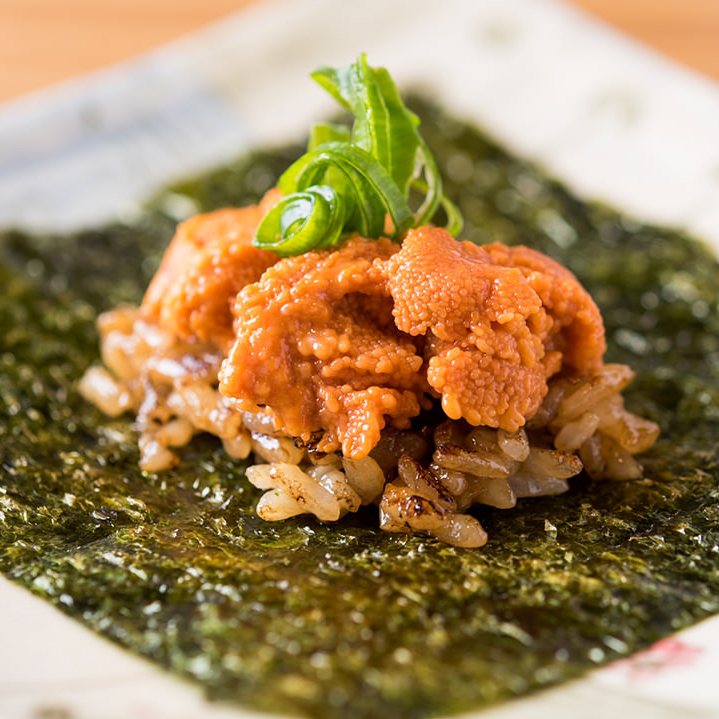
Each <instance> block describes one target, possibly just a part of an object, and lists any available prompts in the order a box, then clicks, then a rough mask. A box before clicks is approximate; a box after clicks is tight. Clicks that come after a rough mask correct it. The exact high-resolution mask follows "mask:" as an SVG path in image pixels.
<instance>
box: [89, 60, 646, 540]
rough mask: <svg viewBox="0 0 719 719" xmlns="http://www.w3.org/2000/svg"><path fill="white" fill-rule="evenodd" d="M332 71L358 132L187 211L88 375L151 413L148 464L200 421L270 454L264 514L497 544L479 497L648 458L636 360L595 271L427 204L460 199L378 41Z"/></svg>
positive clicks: (262, 469)
mask: <svg viewBox="0 0 719 719" xmlns="http://www.w3.org/2000/svg"><path fill="white" fill-rule="evenodd" d="M320 78H321V79H322V81H323V84H325V85H327V86H328V88H329V89H330V91H331V92H333V94H335V96H336V97H337V98H338V99H339V100H340V101H341V102H342V104H345V105H346V106H347V107H348V108H350V109H352V110H353V111H354V112H355V115H356V121H355V127H354V129H353V131H352V133H349V132H343V131H340V130H337V129H333V130H331V131H328V130H325V131H324V132H322V133H320V135H323V136H324V137H325V138H326V137H327V135H328V134H329V138H330V139H329V142H323V143H319V144H316V140H315V141H314V144H315V146H314V149H312V148H311V150H310V152H309V153H308V154H307V155H306V156H305V157H304V158H303V159H301V160H300V161H298V162H297V163H295V164H294V165H293V166H291V168H290V169H289V170H288V171H287V172H286V173H285V174H284V175H283V176H282V178H280V182H279V185H278V188H277V189H274V190H272V191H270V192H268V193H267V195H266V196H265V198H264V200H263V201H262V202H261V203H260V204H259V205H257V206H251V207H246V208H244V209H241V210H231V209H225V210H219V211H216V212H214V213H211V214H207V215H201V216H198V217H194V218H192V219H190V220H188V221H186V222H184V223H183V224H182V225H180V227H179V229H178V231H177V234H176V235H175V238H174V240H173V241H172V243H171V245H170V247H169V249H168V250H167V253H166V255H165V258H164V260H163V262H162V264H161V266H160V269H159V271H158V273H157V275H156V276H155V278H154V280H153V281H152V283H151V284H150V287H149V289H148V291H147V293H146V295H145V298H144V301H143V303H142V306H141V307H140V309H139V312H136V311H134V310H132V309H129V308H122V309H119V310H116V311H114V312H110V313H107V314H106V315H104V316H103V317H102V318H101V320H100V329H101V333H102V355H103V360H104V362H105V365H106V367H107V369H102V368H93V369H91V370H90V371H89V372H88V373H87V374H86V376H85V378H84V379H83V382H82V390H83V393H84V394H85V396H86V397H88V398H89V399H91V400H93V401H94V402H95V403H96V404H97V405H98V406H100V407H101V408H103V409H104V410H105V411H106V412H108V413H110V414H118V413H121V412H124V411H126V410H130V409H131V410H133V411H135V412H136V413H137V415H138V427H139V429H140V432H141V434H140V447H141V460H140V464H141V466H142V467H143V468H144V469H147V470H151V471H159V470H162V469H166V468H167V467H169V466H172V465H173V464H174V463H175V461H176V456H175V454H174V453H173V451H172V450H171V449H170V448H171V447H178V446H182V445H184V444H187V443H188V442H189V441H190V439H191V438H192V436H193V435H194V434H195V433H196V432H198V431H206V432H210V433H212V434H214V435H216V436H218V437H220V438H221V439H222V441H223V444H224V446H225V449H226V450H227V452H228V453H229V454H230V455H231V456H233V457H236V458H238V459H245V458H247V457H248V456H249V455H250V453H253V454H254V456H255V458H256V460H257V461H258V462H259V461H263V460H264V462H266V463H267V464H257V465H255V466H253V467H250V468H249V469H248V471H247V477H248V479H249V480H250V482H252V483H253V484H254V485H255V486H257V487H259V488H261V489H265V490H269V491H268V492H267V493H266V494H265V495H264V496H263V497H262V499H261V500H260V502H259V504H258V506H257V512H258V514H259V515H260V516H261V517H263V518H265V519H272V520H278V519H285V518H287V517H291V516H294V515H297V514H302V513H306V512H309V513H312V514H314V515H316V516H317V517H318V518H320V519H321V520H325V521H333V520H337V519H339V518H340V517H342V516H343V515H344V514H346V513H348V512H356V511H358V509H359V508H360V507H361V506H362V505H366V504H371V503H376V504H378V505H379V512H380V526H381V527H382V528H383V529H386V530H388V531H395V532H397V531H399V532H426V533H429V534H431V535H433V536H435V537H437V538H440V539H442V540H444V541H446V542H448V543H451V544H456V545H459V546H466V547H472V546H481V545H483V544H484V543H485V542H486V540H487V535H486V533H485V531H484V529H483V528H482V526H481V525H480V523H479V521H478V520H477V519H476V518H475V517H473V516H472V515H470V514H468V513H467V510H468V509H469V508H470V507H471V506H472V505H473V504H486V505H490V506H495V507H505V508H506V507H512V506H514V505H515V504H516V501H517V498H519V497H526V496H540V495H552V494H558V493H561V492H564V491H566V490H567V489H568V484H567V480H568V479H569V478H570V477H572V476H575V475H577V474H579V473H580V472H581V471H582V469H583V468H586V469H587V472H588V473H589V474H590V475H591V476H592V477H594V478H597V479H600V478H611V479H629V478H636V477H639V476H640V475H641V468H640V466H639V465H638V464H637V462H636V461H635V460H634V459H633V455H635V454H637V453H639V452H642V451H644V450H646V449H647V448H648V447H650V446H651V445H652V444H653V442H654V441H655V439H656V437H657V435H658V432H659V428H658V426H657V425H656V424H654V423H653V422H649V421H647V420H643V419H641V418H640V417H637V416H636V415H634V414H632V413H630V412H628V411H626V410H625V408H624V403H623V400H622V397H621V394H620V393H621V391H622V389H624V387H625V386H626V385H627V384H628V383H629V381H631V379H632V377H633V374H632V372H631V370H630V369H629V368H628V367H626V366H623V365H605V364H604V363H603V356H604V352H605V349H606V344H605V337H604V327H603V323H602V319H601V316H600V313H599V310H598V309H597V307H596V305H595V304H594V302H593V301H592V299H591V298H590V296H589V294H588V293H587V292H586V290H584V289H583V288H582V286H581V285H580V284H579V282H578V281H577V280H576V278H575V277H574V276H573V275H572V274H571V273H570V272H569V271H568V270H566V269H564V268H563V267H561V266H560V265H559V264H557V263H556V262H555V261H553V260H551V259H550V258H549V257H547V256H545V255H542V254H541V253H539V252H536V251H534V250H531V249H529V248H527V247H522V246H519V247H507V246H505V245H502V244H499V243H494V244H489V245H484V246H477V245H474V244H472V243H470V242H460V241H458V240H456V239H455V238H454V237H453V236H452V235H451V234H450V233H449V232H448V231H447V230H444V229H440V228H437V227H434V226H432V225H428V224H425V223H426V221H427V220H428V219H430V218H431V216H432V215H433V214H434V212H435V211H436V210H437V208H438V207H439V206H440V205H443V206H444V207H445V209H446V210H447V213H448V215H450V216H454V213H453V212H452V211H451V210H450V209H447V208H451V207H452V206H451V203H449V201H447V200H446V199H445V198H444V196H443V194H442V189H441V188H442V185H441V181H440V180H439V177H438V174H437V173H436V172H435V171H434V170H436V167H435V165H434V161H433V160H432V159H431V155H430V154H429V152H428V150H427V148H426V146H425V145H424V142H423V141H422V140H421V138H420V136H419V134H418V133H417V130H416V126H417V124H418V123H417V122H416V121H415V119H414V116H413V115H411V114H410V113H409V112H408V111H407V110H406V109H405V108H404V106H403V105H402V103H401V101H400V100H399V96H398V94H397V93H396V88H394V85H393V84H392V82H391V80H390V79H389V76H388V75H387V74H386V72H385V71H383V70H373V69H372V68H369V66H368V65H367V63H366V60H365V59H364V58H363V57H361V58H360V59H359V60H358V61H357V63H355V64H354V65H351V66H349V67H348V68H344V69H341V70H339V71H331V70H325V71H322V72H321V73H320ZM368 88H370V89H371V90H372V91H373V92H374V93H375V94H372V92H367V95H366V96H364V95H362V93H363V92H365V91H367V90H368ZM377 95H378V96H379V97H380V98H381V100H382V102H380V101H379V100H378V98H377ZM358 98H361V99H358ZM373 98H374V99H373ZM369 106H372V107H371V109H372V110H373V111H372V112H369V110H368V107H369ZM378 107H381V108H382V109H384V110H385V111H386V112H385V116H384V124H383V125H381V126H378V127H373V126H372V123H370V122H369V119H368V118H374V121H375V122H376V119H377V115H378V114H379V113H378V112H377V108H378ZM363 112H365V113H366V115H363V114H362V113H363ZM380 130H384V133H383V132H380ZM338 137H340V138H342V139H340V140H338V139H337V138H338ZM408 137H409V138H410V140H411V142H410V149H409V150H408V149H407V147H406V146H405V145H406V144H407V138H408ZM378 138H379V139H378ZM311 144H312V143H311ZM398 158H399V159H398ZM420 160H421V162H420ZM423 164H424V165H426V166H428V167H429V168H430V171H429V172H428V174H429V175H430V176H431V182H429V183H428V185H427V188H428V194H427V198H426V199H425V202H424V203H423V204H422V206H421V208H420V210H418V211H417V212H416V213H412V211H411V209H410V207H409V204H408V197H409V194H410V189H411V188H412V187H413V183H414V184H416V183H417V182H418V181H419V178H418V177H417V175H418V172H417V167H418V166H420V167H421V166H422V165H423ZM308 168H311V169H308ZM315 183H319V184H315ZM328 183H334V184H328ZM420 186H421V187H425V185H424V184H423V181H421V182H420ZM358 188H359V189H358ZM365 190H366V192H365ZM287 192H291V194H289V195H288V194H286V193H287ZM308 193H309V195H308ZM427 207H431V212H429V211H428V210H427ZM328 212H329V213H330V214H329V215H328V214H327V213H328ZM318 215H319V217H318ZM412 223H414V224H415V225H416V226H415V227H412ZM451 224H453V225H454V229H455V230H456V223H451ZM358 230H364V231H365V232H367V231H373V232H374V233H375V234H373V235H369V236H367V235H364V236H363V235H362V234H360V233H359V232H358ZM325 231H326V232H327V233H329V234H323V233H325ZM385 234H386V235H389V236H394V237H395V239H396V240H397V241H396V242H392V241H391V240H390V239H388V238H387V237H385V236H384V235H385ZM267 247H271V248H272V250H273V251H270V250H268V249H266V248H267ZM313 247H314V248H315V249H313V250H311V249H310V248H313ZM276 253H279V255H281V256H282V259H281V258H280V256H279V255H278V254H276ZM438 404H439V405H440V406H441V410H442V411H441V412H439V410H438V407H437V406H436V405H438ZM383 440H386V441H385V442H384V446H383ZM390 447H391V449H390Z"/></svg>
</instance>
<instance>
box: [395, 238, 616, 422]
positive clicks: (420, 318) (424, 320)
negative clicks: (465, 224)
mask: <svg viewBox="0 0 719 719" xmlns="http://www.w3.org/2000/svg"><path fill="white" fill-rule="evenodd" d="M386 276H387V281H388V286H389V290H390V293H391V294H392V298H393V300H394V317H395V322H396V324H397V327H398V328H399V329H400V330H402V331H403V332H407V333H409V334H411V335H425V336H426V339H427V344H426V349H425V359H426V360H427V362H428V364H427V379H428V381H429V384H430V385H431V387H432V388H433V389H434V390H435V391H436V392H437V393H439V394H440V395H441V396H442V408H443V409H444V411H445V413H446V414H447V416H448V417H450V418H452V419H460V418H462V417H463V418H464V419H466V420H467V421H468V422H469V423H470V424H473V425H488V426H491V427H501V428H503V429H506V430H509V431H515V430H517V429H519V427H521V426H522V425H523V424H524V423H525V422H526V420H527V419H529V418H530V417H532V415H533V414H534V413H535V412H536V411H537V409H538V408H539V406H540V404H541V403H542V400H543V399H544V396H545V395H546V393H547V380H548V378H549V377H550V376H552V375H553V374H555V373H557V372H558V371H559V370H560V369H561V368H562V366H563V365H565V366H566V367H567V368H568V369H569V370H571V371H574V372H577V373H581V372H585V371H588V370H591V369H595V368H597V367H599V366H600V365H601V361H602V355H603V353H604V350H605V344H604V327H603V324H602V319H601V316H600V314H599V310H598V309H597V307H596V305H595V304H594V302H593V301H592V300H591V298H590V297H589V295H588V294H587V292H586V291H585V290H584V289H583V288H582V287H581V285H580V284H579V282H578V281H577V280H576V278H575V277H574V276H573V275H572V274H571V273H570V272H569V271H568V270H566V269H564V268H562V267H561V266H560V265H558V264H557V263H556V262H554V261H553V260H551V259H550V258H549V257H546V256H544V255H542V254H540V253H538V252H535V251H533V250H530V249H528V248H526V247H515V248H510V247H505V246H504V245H499V244H494V245H487V246H485V247H477V246H476V245H473V244H471V243H469V242H457V241H456V240H455V239H453V238H452V237H451V236H450V235H449V234H448V233H447V232H445V231H444V230H441V229H437V228H433V227H422V228H419V229H417V230H411V231H410V232H409V233H408V234H407V237H406V238H405V240H404V242H403V244H402V249H401V250H400V252H398V253H397V254H395V255H394V256H393V257H392V258H391V259H390V260H389V261H388V262H387V266H386Z"/></svg>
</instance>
